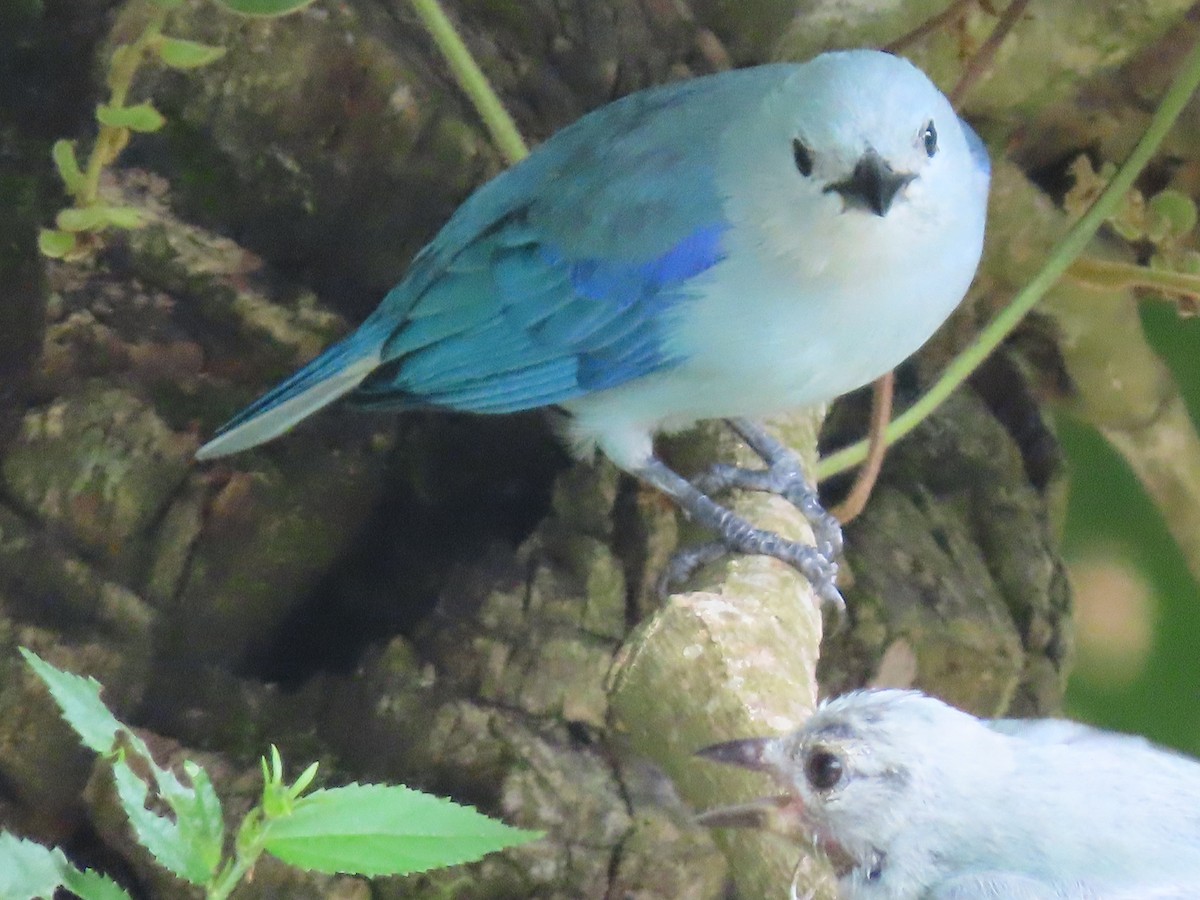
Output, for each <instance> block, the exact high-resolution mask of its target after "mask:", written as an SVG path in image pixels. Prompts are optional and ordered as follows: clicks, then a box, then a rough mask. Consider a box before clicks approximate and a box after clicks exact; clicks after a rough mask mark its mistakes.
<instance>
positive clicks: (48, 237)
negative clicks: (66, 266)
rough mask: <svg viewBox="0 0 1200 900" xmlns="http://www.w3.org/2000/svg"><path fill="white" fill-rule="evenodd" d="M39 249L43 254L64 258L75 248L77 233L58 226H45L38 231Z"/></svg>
mask: <svg viewBox="0 0 1200 900" xmlns="http://www.w3.org/2000/svg"><path fill="white" fill-rule="evenodd" d="M38 249H39V250H41V251H42V255H43V256H48V257H50V258H51V259H62V258H63V257H64V256H66V255H67V254H68V253H70V252H71V251H72V250H74V249H75V235H73V234H71V233H70V232H69V231H59V230H58V229H57V228H43V229H42V230H41V231H40V232H39V233H38Z"/></svg>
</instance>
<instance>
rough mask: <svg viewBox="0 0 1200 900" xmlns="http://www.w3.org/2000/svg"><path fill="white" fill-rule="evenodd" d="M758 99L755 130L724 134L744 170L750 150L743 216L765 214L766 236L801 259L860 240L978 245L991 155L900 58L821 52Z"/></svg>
mask: <svg viewBox="0 0 1200 900" xmlns="http://www.w3.org/2000/svg"><path fill="white" fill-rule="evenodd" d="M765 103H766V109H764V110H763V114H762V115H761V116H760V117H758V118H757V119H756V124H755V125H754V126H753V129H752V130H753V131H754V132H755V133H754V134H748V133H744V132H741V131H739V132H738V133H734V134H731V136H730V137H729V138H728V141H727V145H726V149H727V153H728V155H729V156H730V157H732V156H735V155H740V156H742V157H743V160H744V164H749V162H750V161H751V160H752V159H753V157H752V156H750V155H749V154H750V153H751V149H750V148H754V149H753V153H754V155H756V156H758V157H759V159H760V163H761V164H760V165H759V166H758V167H757V170H756V172H755V174H754V175H752V176H747V178H748V179H749V183H748V191H747V196H748V206H747V209H749V208H753V209H755V210H757V211H758V215H760V216H761V215H763V211H764V210H765V211H766V216H767V217H768V219H769V221H768V222H767V223H766V224H767V227H768V229H774V232H775V233H776V234H777V235H778V236H779V238H780V239H781V241H790V242H791V244H792V246H795V247H804V248H805V249H804V251H803V252H805V254H806V257H807V258H808V259H810V260H811V259H814V258H816V259H818V260H819V259H820V257H821V254H820V248H821V247H823V246H831V247H832V246H844V245H846V244H849V245H850V246H854V245H855V244H858V245H859V246H862V244H861V242H863V241H867V242H872V241H873V242H875V248H874V249H876V250H877V251H878V252H881V253H883V254H885V255H886V254H887V253H888V250H889V246H890V247H892V248H894V249H895V251H896V253H897V255H902V254H907V253H909V252H911V251H910V249H909V247H908V246H907V244H908V242H909V241H913V242H920V241H925V242H926V243H928V242H929V241H930V237H931V236H932V237H933V238H934V239H935V240H936V239H938V238H941V237H943V236H944V234H946V233H950V234H952V235H954V237H955V239H961V237H962V236H963V235H964V234H966V233H971V232H977V240H978V241H981V240H982V232H983V214H984V210H985V208H986V196H987V183H988V176H989V171H990V170H989V164H988V157H987V152H986V150H985V149H984V147H983V144H982V143H981V142H980V141H979V138H978V137H977V136H976V135H975V134H974V132H972V131H971V129H970V127H969V126H967V125H966V124H965V123H964V122H962V121H961V120H960V119H959V117H958V116H957V114H956V113H955V112H954V109H953V108H952V107H951V105H950V102H949V100H947V99H946V97H945V96H944V95H943V94H942V93H941V91H939V90H938V89H937V87H936V86H935V85H934V84H933V83H932V82H931V81H930V80H929V78H928V77H926V75H925V74H924V73H923V72H921V71H920V70H919V69H917V68H916V67H915V66H913V65H912V64H911V63H909V62H908V61H907V60H904V59H901V58H900V57H897V56H892V55H890V54H887V53H882V52H879V51H874V50H852V51H844V52H836V53H826V54H823V55H821V56H818V57H817V58H815V59H813V60H811V61H810V62H808V63H806V64H804V65H801V66H796V67H795V68H794V70H793V72H792V73H791V74H790V76H789V77H788V78H786V79H784V80H783V81H781V83H780V85H779V87H778V89H777V90H776V91H775V92H774V93H773V94H772V95H771V96H770V97H769V98H768V99H767V100H766V101H765ZM735 202H736V201H735ZM881 237H882V238H886V239H890V240H891V242H892V243H891V244H890V245H889V244H880V243H879V241H880V238H881ZM868 246H869V245H868ZM814 250H815V251H816V252H815V253H814ZM797 252H800V251H797Z"/></svg>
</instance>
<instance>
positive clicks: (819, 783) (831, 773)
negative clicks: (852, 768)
mask: <svg viewBox="0 0 1200 900" xmlns="http://www.w3.org/2000/svg"><path fill="white" fill-rule="evenodd" d="M842 773H843V769H842V761H841V760H840V759H838V757H837V755H836V754H833V753H830V752H829V751H828V750H814V751H813V752H812V753H810V754H809V756H808V759H807V760H805V762H804V775H805V777H806V778H808V783H809V784H811V785H812V786H813V787H814V788H816V789H817V790H818V791H827V790H829V789H830V788H832V787H834V786H835V785H836V784H837V783H838V782H839V781H841V780H842Z"/></svg>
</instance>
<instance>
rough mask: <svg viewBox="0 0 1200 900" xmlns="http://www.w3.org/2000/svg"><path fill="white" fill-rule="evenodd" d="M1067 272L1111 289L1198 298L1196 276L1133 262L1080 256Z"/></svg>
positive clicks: (1199, 286) (1199, 285) (1198, 278)
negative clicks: (1145, 289)
mask: <svg viewBox="0 0 1200 900" xmlns="http://www.w3.org/2000/svg"><path fill="white" fill-rule="evenodd" d="M1067 275H1069V276H1070V277H1071V278H1074V279H1075V280H1076V281H1082V282H1084V283H1085V284H1092V285H1095V286H1096V287H1102V288H1108V289H1111V290H1129V289H1130V288H1150V289H1152V290H1159V291H1165V292H1167V293H1172V294H1186V295H1187V296H1189V297H1196V298H1200V275H1194V274H1192V273H1191V272H1175V271H1172V270H1170V269H1151V268H1150V267H1149V266H1139V265H1136V264H1134V263H1127V262H1116V261H1113V260H1107V259H1090V258H1088V257H1086V256H1085V257H1082V258H1081V259H1077V260H1075V262H1074V263H1072V264H1071V268H1070V269H1068V270H1067Z"/></svg>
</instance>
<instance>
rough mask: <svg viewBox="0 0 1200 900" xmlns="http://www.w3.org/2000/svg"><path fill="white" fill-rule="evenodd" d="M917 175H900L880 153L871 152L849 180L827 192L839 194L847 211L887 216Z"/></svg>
mask: <svg viewBox="0 0 1200 900" xmlns="http://www.w3.org/2000/svg"><path fill="white" fill-rule="evenodd" d="M916 177H917V176H916V175H911V174H909V173H908V172H896V171H894V170H893V169H892V167H891V166H889V165H888V164H887V163H886V162H885V161H884V159H883V157H881V156H880V155H879V154H878V153H876V152H875V151H874V150H872V149H869V148H868V150H867V152H866V153H864V154H863V155H862V157H861V158H860V159H859V161H858V164H857V165H856V166H855V167H854V171H853V172H852V173H851V175H850V177H849V178H846V179H844V180H842V181H839V182H836V183H835V184H831V185H829V187H827V188H825V193H829V192H830V191H837V192H838V193H839V194H841V195H842V199H843V200H845V201H846V207H847V208H851V207H854V208H858V209H869V210H870V211H871V212H873V213H875V215H877V216H886V215H887V212H888V210H889V209H891V207H892V201H893V200H895V199H896V194H898V193H899V192H900V188H902V187H904V186H905V185H906V184H908V183H909V182H910V181H912V180H913V179H914V178H916Z"/></svg>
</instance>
